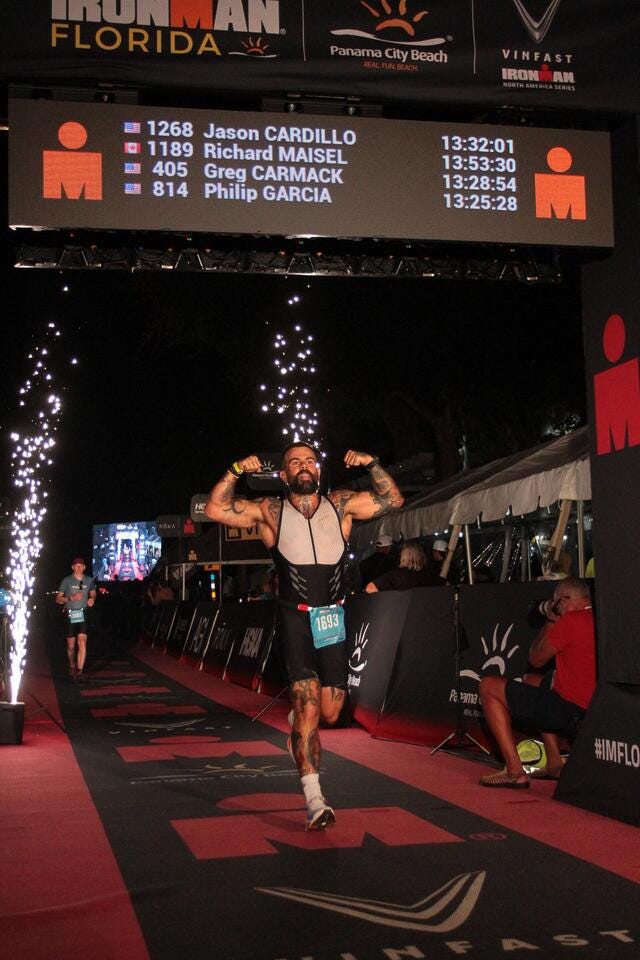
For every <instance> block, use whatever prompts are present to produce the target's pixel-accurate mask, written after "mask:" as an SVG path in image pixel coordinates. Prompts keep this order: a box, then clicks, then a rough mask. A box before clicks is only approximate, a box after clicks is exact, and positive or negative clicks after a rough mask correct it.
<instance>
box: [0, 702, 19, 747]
mask: <svg viewBox="0 0 640 960" xmlns="http://www.w3.org/2000/svg"><path fill="white" fill-rule="evenodd" d="M23 729H24V703H0V743H22V731H23Z"/></svg>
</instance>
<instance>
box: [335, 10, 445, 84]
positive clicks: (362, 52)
mask: <svg viewBox="0 0 640 960" xmlns="http://www.w3.org/2000/svg"><path fill="white" fill-rule="evenodd" d="M349 11H350V13H351V17H350V23H349V24H347V25H345V26H333V27H330V29H329V32H330V34H331V36H332V37H335V38H338V40H339V42H337V43H332V44H331V46H330V54H331V56H332V57H348V58H351V59H358V60H361V61H362V66H363V67H365V68H367V69H386V70H397V71H403V70H404V71H408V72H416V71H417V70H418V69H419V66H420V65H421V64H422V65H424V64H427V63H443V64H444V63H447V61H448V56H447V54H446V53H445V51H444V50H443V49H442V47H443V46H444V45H445V44H446V43H450V42H451V40H452V37H451V36H449V35H445V34H444V33H441V32H440V31H439V30H438V29H437V27H435V26H434V24H433V15H432V11H431V10H429V9H427V8H426V7H425V6H424V4H423V3H422V2H421V0H359V2H358V5H356V4H353V5H352V6H350V8H349ZM345 15H348V14H345ZM347 41H350V42H349V45H347ZM436 47H437V48H440V49H434V48H436Z"/></svg>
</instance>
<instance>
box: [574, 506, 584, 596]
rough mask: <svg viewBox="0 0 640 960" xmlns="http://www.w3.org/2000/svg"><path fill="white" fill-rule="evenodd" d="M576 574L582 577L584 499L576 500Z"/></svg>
mask: <svg viewBox="0 0 640 960" xmlns="http://www.w3.org/2000/svg"><path fill="white" fill-rule="evenodd" d="M576 526H577V528H578V576H579V577H581V578H582V577H584V566H585V565H584V500H578V501H577V518H576Z"/></svg>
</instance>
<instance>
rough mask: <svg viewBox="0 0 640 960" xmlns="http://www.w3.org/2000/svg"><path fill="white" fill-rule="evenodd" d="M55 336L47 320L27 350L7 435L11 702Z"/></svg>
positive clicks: (49, 438) (39, 503)
mask: <svg viewBox="0 0 640 960" xmlns="http://www.w3.org/2000/svg"><path fill="white" fill-rule="evenodd" d="M59 336H60V332H59V331H58V330H57V328H56V326H55V324H53V323H50V324H49V325H48V327H47V331H46V334H45V337H44V343H43V344H42V345H40V346H38V347H37V348H36V349H34V350H33V351H32V352H31V353H29V355H28V357H27V359H28V360H29V361H31V373H30V375H29V376H27V378H26V380H25V382H24V384H23V385H22V386H21V387H20V390H19V398H20V399H19V406H20V407H21V408H24V410H23V416H22V417H21V420H22V423H23V426H22V429H21V430H20V432H18V431H16V432H14V433H12V434H11V441H12V445H13V447H12V453H11V468H12V470H11V472H12V477H13V484H14V487H16V488H17V492H16V494H15V495H14V502H15V507H14V510H13V517H12V522H11V547H10V550H9V567H8V569H7V574H8V575H9V584H10V594H11V600H10V602H9V605H8V610H9V624H10V628H11V649H10V651H9V661H10V667H9V687H10V696H11V702H12V703H16V702H17V701H18V695H19V691H20V681H21V679H22V672H23V670H24V666H25V662H26V657H27V637H28V628H29V617H30V610H29V604H30V600H31V597H32V594H33V585H34V581H35V575H34V574H35V566H36V563H37V560H38V557H39V556H40V551H41V550H42V542H41V540H40V529H41V526H42V521H43V519H44V516H45V514H46V512H47V510H46V506H45V500H46V498H47V492H46V490H44V489H43V487H44V484H45V481H46V477H47V472H48V468H49V467H50V466H51V464H52V463H53V461H52V459H51V450H52V448H53V446H54V445H55V440H54V436H53V435H54V433H55V431H56V427H57V425H58V422H59V419H60V410H61V401H60V398H59V397H58V395H57V394H56V393H55V392H54V389H53V374H52V373H51V371H50V369H49V366H50V360H49V350H50V346H49V345H50V344H51V343H52V342H53V341H55V340H56V338H57V337H59Z"/></svg>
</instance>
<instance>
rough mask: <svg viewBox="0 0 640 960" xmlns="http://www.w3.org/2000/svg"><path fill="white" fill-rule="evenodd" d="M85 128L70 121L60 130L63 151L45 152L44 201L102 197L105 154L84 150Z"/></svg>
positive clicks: (98, 198) (59, 136)
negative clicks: (103, 156) (103, 159)
mask: <svg viewBox="0 0 640 960" xmlns="http://www.w3.org/2000/svg"><path fill="white" fill-rule="evenodd" d="M87 136H88V135H87V131H86V128H85V127H84V126H83V125H82V124H81V123H77V122H76V121H75V120H68V121H66V122H65V123H63V124H62V125H61V126H60V127H59V129H58V140H59V141H60V143H61V145H62V146H63V147H64V148H65V149H64V150H43V151H42V196H43V197H44V199H45V200H61V199H63V197H64V199H66V200H80V199H84V200H102V154H101V153H91V152H89V151H83V150H82V148H83V147H84V145H85V143H86V142H87Z"/></svg>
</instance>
